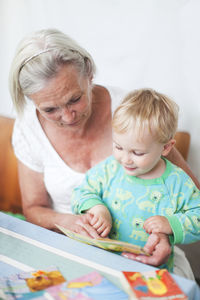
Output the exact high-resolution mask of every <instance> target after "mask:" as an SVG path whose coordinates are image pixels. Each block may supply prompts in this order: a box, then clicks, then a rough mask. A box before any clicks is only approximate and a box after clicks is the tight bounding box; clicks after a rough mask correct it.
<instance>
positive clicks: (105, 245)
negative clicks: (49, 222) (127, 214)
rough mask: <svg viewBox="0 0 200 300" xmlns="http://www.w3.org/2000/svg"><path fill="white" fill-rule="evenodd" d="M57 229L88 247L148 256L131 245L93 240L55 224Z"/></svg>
mask: <svg viewBox="0 0 200 300" xmlns="http://www.w3.org/2000/svg"><path fill="white" fill-rule="evenodd" d="M55 225H56V227H57V228H58V229H60V231H61V232H63V233H64V234H65V235H67V236H68V237H70V238H72V239H74V240H76V241H79V242H81V243H85V244H88V245H92V246H95V247H98V248H102V249H104V250H109V251H116V252H131V253H134V254H143V255H147V256H149V254H148V253H147V252H145V251H144V249H143V248H142V247H140V246H137V245H133V244H130V243H126V242H122V241H118V240H112V239H109V238H98V239H93V238H90V237H87V236H84V235H81V234H78V233H75V232H73V231H71V230H68V229H66V228H64V227H62V226H60V225H57V224H55Z"/></svg>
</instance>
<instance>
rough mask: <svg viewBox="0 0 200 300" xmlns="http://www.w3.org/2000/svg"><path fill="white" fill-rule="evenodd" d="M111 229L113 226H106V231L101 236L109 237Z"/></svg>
mask: <svg viewBox="0 0 200 300" xmlns="http://www.w3.org/2000/svg"><path fill="white" fill-rule="evenodd" d="M110 229H111V226H106V228H105V229H104V231H103V232H102V233H101V234H100V236H101V237H103V238H104V237H107V236H108V234H109V233H110Z"/></svg>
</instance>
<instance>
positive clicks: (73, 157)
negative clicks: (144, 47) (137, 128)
mask: <svg viewBox="0 0 200 300" xmlns="http://www.w3.org/2000/svg"><path fill="white" fill-rule="evenodd" d="M94 73H95V65H94V62H93V60H92V58H91V56H90V55H89V53H88V52H87V51H85V50H84V49H83V48H81V47H80V46H79V45H78V44H77V43H76V42H75V41H73V40H72V39H71V38H69V37H68V36H66V35H65V34H63V33H62V32H60V31H58V30H41V31H38V32H35V33H33V34H32V35H30V36H28V37H26V38H25V39H24V40H23V41H21V43H20V45H19V47H18V49H17V52H16V55H15V57H14V60H13V63H12V66H11V71H10V92H11V96H12V99H13V103H14V106H15V108H16V110H17V112H18V115H19V116H18V118H17V120H16V122H15V127H14V132H13V147H14V151H15V154H16V157H17V159H18V168H19V181H20V189H21V195H22V202H23V211H24V214H25V216H26V218H27V220H28V221H30V222H32V223H35V224H37V225H40V226H43V227H46V228H48V229H51V230H55V229H56V228H55V224H59V225H62V226H64V227H66V228H68V229H70V230H73V231H75V232H79V233H82V234H86V235H90V236H92V237H97V236H98V233H97V232H96V231H95V229H93V228H92V227H91V226H90V224H89V220H90V217H91V216H90V215H89V214H86V215H82V216H75V215H72V214H71V209H70V200H69V199H70V196H71V193H72V190H73V188H74V187H76V186H77V185H79V184H80V182H81V181H82V179H83V178H84V174H85V172H86V171H87V170H88V169H89V168H91V167H92V166H94V165H96V164H97V163H99V162H100V161H102V160H103V159H105V158H106V157H107V156H109V155H110V154H111V151H112V144H111V143H112V142H111V141H112V138H111V135H112V131H111V116H112V111H113V110H114V108H115V107H116V106H117V105H118V103H119V101H120V100H121V99H122V98H123V96H124V94H125V93H123V92H122V91H120V90H117V89H110V88H107V87H103V86H99V85H96V84H94V83H93V77H94ZM168 158H169V159H170V160H171V161H173V162H174V163H175V164H177V165H179V166H180V167H182V168H183V169H184V170H185V171H186V172H187V173H188V174H189V175H190V176H191V177H192V178H193V180H194V181H195V182H196V184H198V182H197V180H196V178H195V177H194V176H193V174H192V173H191V171H190V170H189V168H188V167H187V165H186V163H185V162H184V160H183V159H182V157H181V156H180V154H179V153H178V152H177V151H176V150H175V149H174V150H173V151H172V153H171V155H170V157H168ZM146 247H147V249H148V250H149V251H150V252H152V253H153V255H152V256H151V257H147V258H141V257H140V258H139V259H140V260H141V261H142V262H145V263H148V264H152V265H155V266H156V265H160V264H161V263H163V262H164V261H165V260H166V258H167V257H168V255H169V253H170V251H171V248H170V245H169V242H168V238H167V237H166V236H164V235H159V236H158V235H157V236H156V235H151V236H150V238H149V241H148V242H147V245H146ZM181 255H182V254H181ZM134 258H135V257H134ZM184 259H185V258H184V257H182V261H183V260H184ZM175 262H176V258H175ZM186 263H187V262H186ZM182 265H184V264H183V263H181V266H182ZM183 268H184V267H183ZM188 268H189V267H188ZM186 269H187V267H186ZM187 270H188V269H187ZM188 272H189V271H188Z"/></svg>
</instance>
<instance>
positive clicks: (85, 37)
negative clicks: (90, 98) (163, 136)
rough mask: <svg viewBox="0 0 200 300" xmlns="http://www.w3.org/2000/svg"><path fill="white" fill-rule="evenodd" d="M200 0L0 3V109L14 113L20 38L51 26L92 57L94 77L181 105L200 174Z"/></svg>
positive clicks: (193, 163) (195, 167) (192, 161)
mask: <svg viewBox="0 0 200 300" xmlns="http://www.w3.org/2000/svg"><path fill="white" fill-rule="evenodd" d="M199 12H200V1H199V0H190V1H186V0H0V41H1V46H0V68H1V72H0V83H1V88H0V96H1V98H0V99H1V101H0V114H3V115H8V116H14V112H13V109H12V104H11V99H10V96H9V93H8V87H7V78H8V72H9V66H10V63H11V59H12V57H13V55H14V51H15V48H16V45H17V43H18V42H19V40H20V39H21V38H22V37H23V36H24V35H25V34H27V33H29V32H30V31H34V30H38V29H42V28H48V27H56V28H58V29H60V30H62V31H64V32H65V33H67V34H69V35H70V36H72V37H73V38H74V39H75V40H77V41H78V42H79V43H80V44H81V45H82V46H83V47H85V48H86V49H87V50H88V51H89V52H90V53H91V54H92V56H93V58H94V60H95V62H96V65H97V69H98V72H97V76H96V82H98V83H100V84H105V85H114V86H120V87H122V88H126V89H128V90H131V89H135V88H139V87H152V88H154V89H157V90H159V91H160V92H163V93H166V94H167V95H169V96H170V97H172V98H173V99H174V100H175V101H176V102H177V103H178V104H179V105H180V119H179V130H187V131H189V132H190V134H191V138H192V139H191V148H190V153H189V164H190V166H191V168H192V170H193V172H194V173H195V174H196V175H197V177H198V178H199V179H200V157H199V149H200V139H199V132H200V120H199V119H200V101H199V86H200V85H199V80H200V75H199V70H200V32H199V28H200V19H199Z"/></svg>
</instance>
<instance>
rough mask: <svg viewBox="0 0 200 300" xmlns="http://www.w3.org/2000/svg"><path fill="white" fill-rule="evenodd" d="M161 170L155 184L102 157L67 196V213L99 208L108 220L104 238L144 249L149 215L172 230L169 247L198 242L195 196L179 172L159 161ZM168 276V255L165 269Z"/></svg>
mask: <svg viewBox="0 0 200 300" xmlns="http://www.w3.org/2000/svg"><path fill="white" fill-rule="evenodd" d="M163 159H164V161H165V163H166V169H165V172H164V173H163V175H162V176H161V177H159V178H155V179H140V178H138V177H135V176H130V175H127V174H126V173H125V171H124V169H123V167H122V166H121V165H120V164H119V163H118V162H117V161H116V159H115V158H114V157H113V156H110V157H108V158H107V159H106V160H104V161H102V162H101V163H99V164H98V165H96V166H95V167H93V168H92V169H90V170H89V171H88V172H87V173H86V176H85V179H84V181H83V183H82V185H80V186H78V187H77V188H75V190H74V192H73V194H72V210H73V212H74V213H76V214H81V213H83V212H84V211H85V210H88V209H89V208H91V207H93V206H95V205H98V204H103V205H105V206H106V207H107V208H108V209H109V211H110V213H111V216H112V222H113V224H112V229H111V232H110V234H109V237H110V238H112V239H117V240H121V241H125V242H128V243H133V244H136V245H139V246H142V247H143V246H144V245H145V244H146V241H147V239H148V236H149V234H147V233H146V232H145V230H144V229H143V224H144V221H145V220H146V219H148V218H149V217H151V216H155V215H161V216H165V217H166V218H167V219H168V221H169V223H170V225H171V228H172V231H173V235H172V236H171V237H170V240H171V243H172V250H173V244H178V243H181V244H187V243H192V242H196V241H197V240H200V191H199V190H198V189H197V187H196V186H195V184H194V183H193V181H192V180H191V178H190V177H189V176H188V175H187V174H186V173H185V172H184V171H183V170H182V169H180V168H178V167H177V166H175V165H174V164H172V163H171V162H169V161H168V160H167V159H165V158H163ZM161 267H166V268H167V269H168V270H169V271H173V251H172V254H171V257H170V259H169V260H168V262H167V264H166V265H162V266H161Z"/></svg>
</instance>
